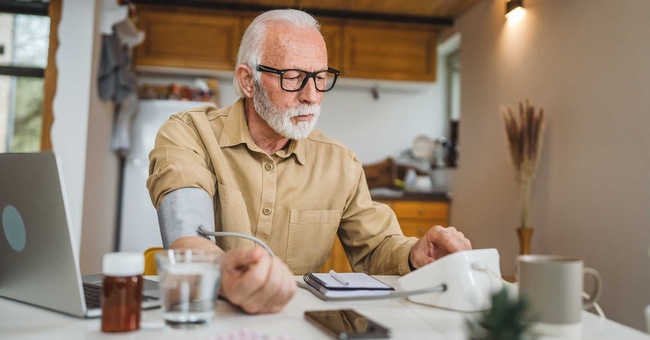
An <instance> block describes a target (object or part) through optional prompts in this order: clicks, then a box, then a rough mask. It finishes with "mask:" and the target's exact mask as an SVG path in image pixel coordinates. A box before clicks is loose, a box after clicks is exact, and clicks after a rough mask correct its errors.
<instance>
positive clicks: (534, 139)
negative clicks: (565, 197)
mask: <svg viewBox="0 0 650 340" xmlns="http://www.w3.org/2000/svg"><path fill="white" fill-rule="evenodd" d="M502 116H503V121H504V123H505V128H506V136H507V140H508V148H509V150H510V157H511V158H512V164H513V165H514V168H515V178H516V180H517V185H518V188H519V202H520V207H519V208H520V209H519V218H520V225H519V228H517V233H518V236H519V242H520V243H519V244H520V249H519V250H520V251H519V253H520V254H522V255H523V254H530V240H531V237H532V234H533V228H532V227H531V226H530V218H529V213H530V197H531V190H532V185H533V180H534V179H535V173H536V171H537V166H538V164H539V159H540V157H541V154H542V140H543V136H544V109H539V111H535V107H534V106H533V105H532V104H531V103H530V102H529V101H528V100H526V101H524V102H520V103H519V114H515V112H514V110H513V109H512V108H511V107H509V106H504V107H503V108H502Z"/></svg>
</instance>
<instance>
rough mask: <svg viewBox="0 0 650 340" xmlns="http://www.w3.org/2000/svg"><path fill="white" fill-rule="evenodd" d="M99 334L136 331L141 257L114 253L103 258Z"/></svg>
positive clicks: (140, 301)
mask: <svg viewBox="0 0 650 340" xmlns="http://www.w3.org/2000/svg"><path fill="white" fill-rule="evenodd" d="M103 272H104V284H103V287H102V332H109V333H113V332H129V331H134V330H136V329H139V328H140V307H141V303H142V285H143V281H142V280H143V279H142V273H143V272H144V255H143V254H141V253H132V252H117V253H108V254H105V255H104V260H103Z"/></svg>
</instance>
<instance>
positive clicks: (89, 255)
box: [52, 0, 119, 274]
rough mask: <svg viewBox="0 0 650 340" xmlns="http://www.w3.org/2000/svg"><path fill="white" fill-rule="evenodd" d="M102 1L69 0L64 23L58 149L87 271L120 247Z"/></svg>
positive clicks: (59, 55)
mask: <svg viewBox="0 0 650 340" xmlns="http://www.w3.org/2000/svg"><path fill="white" fill-rule="evenodd" d="M100 5H101V1H99V0H97V1H84V0H64V1H63V8H62V14H61V21H60V24H59V32H58V33H59V48H58V50H57V53H56V64H57V69H58V79H57V89H56V94H55V97H54V104H53V105H54V123H53V125H52V149H53V151H54V153H55V154H57V156H58V157H59V160H60V162H61V163H60V164H61V168H62V172H63V177H64V180H65V193H66V195H67V198H68V203H69V204H68V207H69V213H70V221H71V223H72V229H73V232H74V237H75V243H76V246H77V249H79V250H80V252H79V261H80V267H81V272H82V273H84V274H90V273H97V272H100V271H101V258H102V256H103V254H104V253H106V252H110V251H112V250H113V247H114V237H115V236H114V235H115V223H116V218H117V216H116V213H117V210H116V207H117V187H118V174H119V172H118V160H117V158H116V157H115V156H114V155H113V154H112V153H111V151H110V144H109V143H110V133H111V125H112V117H113V105H112V104H111V103H104V102H102V101H101V100H99V98H98V95H97V84H96V79H97V68H98V63H99V56H100V53H99V51H100V41H101V39H100V34H99V31H98V29H97V24H96V23H97V22H98V19H97V15H98V13H99V7H100Z"/></svg>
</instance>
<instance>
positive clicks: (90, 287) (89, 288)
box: [83, 282, 102, 309]
mask: <svg viewBox="0 0 650 340" xmlns="http://www.w3.org/2000/svg"><path fill="white" fill-rule="evenodd" d="M83 285H84V298H85V299H86V308H89V309H90V308H100V307H101V306H102V287H101V286H98V285H94V284H91V283H86V282H84V283H83Z"/></svg>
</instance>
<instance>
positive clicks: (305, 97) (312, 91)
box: [299, 77, 323, 104]
mask: <svg viewBox="0 0 650 340" xmlns="http://www.w3.org/2000/svg"><path fill="white" fill-rule="evenodd" d="M321 98H323V93H322V92H319V91H317V90H316V81H315V80H314V78H313V77H311V78H309V79H307V84H305V87H303V88H302V90H300V97H299V99H300V101H301V102H306V103H309V104H320V100H321Z"/></svg>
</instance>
